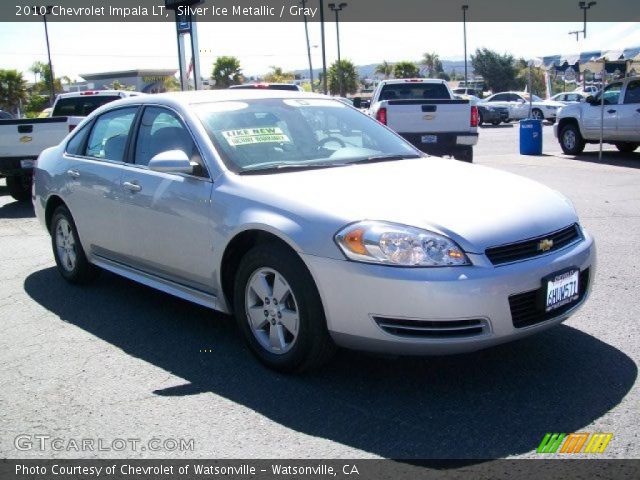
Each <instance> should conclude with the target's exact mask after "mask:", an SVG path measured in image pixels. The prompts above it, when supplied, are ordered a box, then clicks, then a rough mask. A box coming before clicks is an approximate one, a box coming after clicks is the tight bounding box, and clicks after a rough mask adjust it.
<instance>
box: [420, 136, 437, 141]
mask: <svg viewBox="0 0 640 480" xmlns="http://www.w3.org/2000/svg"><path fill="white" fill-rule="evenodd" d="M422 143H438V136H437V135H422Z"/></svg>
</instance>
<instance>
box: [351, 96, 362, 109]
mask: <svg viewBox="0 0 640 480" xmlns="http://www.w3.org/2000/svg"><path fill="white" fill-rule="evenodd" d="M352 100H353V106H354V107H356V108H362V97H353V98H352Z"/></svg>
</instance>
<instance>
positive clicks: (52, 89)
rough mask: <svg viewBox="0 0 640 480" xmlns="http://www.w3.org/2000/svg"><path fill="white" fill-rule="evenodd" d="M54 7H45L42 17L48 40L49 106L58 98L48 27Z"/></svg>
mask: <svg viewBox="0 0 640 480" xmlns="http://www.w3.org/2000/svg"><path fill="white" fill-rule="evenodd" d="M52 9H53V7H52V6H47V7H45V11H44V15H42V19H43V20H44V36H45V38H46V40H47V57H48V58H49V93H50V96H49V106H50V107H53V102H54V101H55V99H56V89H55V85H54V80H53V79H54V76H53V64H52V63H51V47H50V46H49V28H48V27H47V15H48V14H50V13H51V10H52Z"/></svg>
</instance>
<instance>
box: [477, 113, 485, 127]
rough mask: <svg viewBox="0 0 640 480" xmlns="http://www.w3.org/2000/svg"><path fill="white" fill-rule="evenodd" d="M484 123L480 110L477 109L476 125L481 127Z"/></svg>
mask: <svg viewBox="0 0 640 480" xmlns="http://www.w3.org/2000/svg"><path fill="white" fill-rule="evenodd" d="M483 123H484V118H482V112H481V111H480V110H478V126H479V127H481V126H482V124H483Z"/></svg>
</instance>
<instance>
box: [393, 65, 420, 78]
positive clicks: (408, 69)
mask: <svg viewBox="0 0 640 480" xmlns="http://www.w3.org/2000/svg"><path fill="white" fill-rule="evenodd" d="M419 72H420V71H419V69H418V67H417V66H416V64H415V63H413V62H398V63H396V64H395V66H394V67H393V76H394V77H396V78H415V77H417V76H418V74H419Z"/></svg>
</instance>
